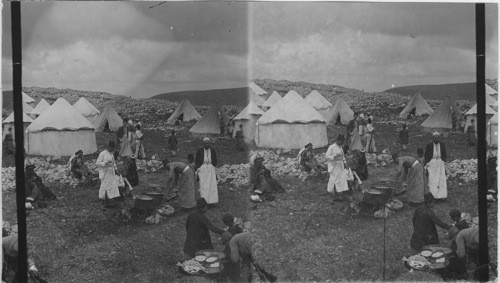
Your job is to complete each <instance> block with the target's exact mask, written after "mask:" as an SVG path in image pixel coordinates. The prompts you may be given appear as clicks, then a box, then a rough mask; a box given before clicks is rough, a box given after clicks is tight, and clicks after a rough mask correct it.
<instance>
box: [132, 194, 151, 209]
mask: <svg viewBox="0 0 500 283" xmlns="http://www.w3.org/2000/svg"><path fill="white" fill-rule="evenodd" d="M134 207H135V208H137V209H140V210H145V211H149V210H154V209H155V208H156V206H155V203H154V199H153V198H152V197H150V196H147V195H140V196H137V197H135V202H134Z"/></svg>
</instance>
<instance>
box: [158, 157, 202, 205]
mask: <svg viewBox="0 0 500 283" xmlns="http://www.w3.org/2000/svg"><path fill="white" fill-rule="evenodd" d="M165 168H166V169H167V170H168V171H169V175H168V180H167V183H170V182H171V184H172V188H174V187H175V186H178V187H179V205H180V207H181V210H189V209H192V208H194V207H196V193H195V190H196V185H195V179H194V173H193V170H192V169H191V168H190V167H189V166H188V165H186V164H184V163H182V162H170V163H167V164H166V165H165Z"/></svg>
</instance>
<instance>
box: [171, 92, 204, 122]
mask: <svg viewBox="0 0 500 283" xmlns="http://www.w3.org/2000/svg"><path fill="white" fill-rule="evenodd" d="M181 115H182V121H183V122H189V121H198V120H200V119H201V115H200V113H198V111H196V109H194V107H193V105H192V104H191V102H190V101H189V99H187V98H184V99H183V100H182V102H181V104H179V106H177V109H175V111H174V113H172V115H170V117H169V118H168V120H167V124H175V121H177V118H179V116H181Z"/></svg>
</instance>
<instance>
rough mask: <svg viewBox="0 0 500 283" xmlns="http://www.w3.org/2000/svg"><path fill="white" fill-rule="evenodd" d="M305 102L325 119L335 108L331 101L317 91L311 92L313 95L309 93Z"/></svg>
mask: <svg viewBox="0 0 500 283" xmlns="http://www.w3.org/2000/svg"><path fill="white" fill-rule="evenodd" d="M304 100H305V101H307V102H308V103H309V104H310V105H311V106H312V107H313V108H314V109H316V111H318V112H319V114H321V115H323V117H325V118H327V117H328V116H329V113H330V110H331V109H332V107H333V105H332V104H331V103H330V101H328V100H326V98H325V97H324V96H323V95H321V93H319V92H318V91H317V90H313V91H311V93H309V94H308V95H307V96H306V98H304Z"/></svg>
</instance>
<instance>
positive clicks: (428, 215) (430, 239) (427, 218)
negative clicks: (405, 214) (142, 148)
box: [410, 193, 452, 252]
mask: <svg viewBox="0 0 500 283" xmlns="http://www.w3.org/2000/svg"><path fill="white" fill-rule="evenodd" d="M424 201H425V204H424V205H422V206H420V207H418V208H417V209H416V210H415V213H414V214H413V234H412V236H411V241H410V246H411V248H412V249H414V250H416V251H418V252H420V251H421V250H422V248H423V247H424V246H427V245H432V244H439V236H438V233H437V228H436V225H437V226H439V227H441V228H443V229H447V230H448V229H450V228H451V227H452V225H450V224H447V223H445V222H443V221H442V220H441V219H439V218H438V217H437V216H436V214H435V213H434V211H433V210H432V208H433V206H434V197H433V196H432V194H431V193H427V194H425V195H424Z"/></svg>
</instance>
